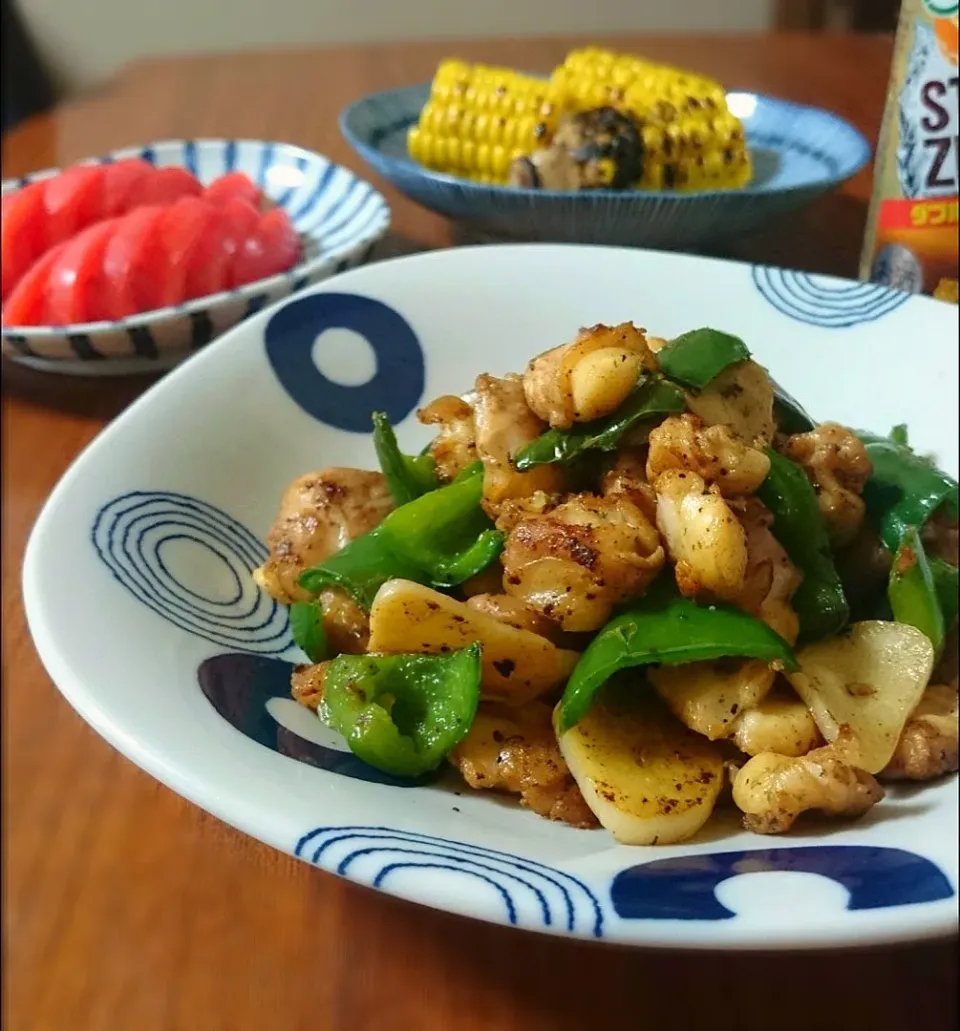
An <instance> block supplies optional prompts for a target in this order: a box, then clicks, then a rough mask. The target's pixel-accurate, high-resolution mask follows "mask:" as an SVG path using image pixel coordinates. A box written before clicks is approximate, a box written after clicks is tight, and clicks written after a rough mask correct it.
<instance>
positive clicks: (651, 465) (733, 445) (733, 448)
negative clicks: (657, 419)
mask: <svg viewBox="0 0 960 1031" xmlns="http://www.w3.org/2000/svg"><path fill="white" fill-rule="evenodd" d="M649 444H650V450H649V452H648V454H647V479H648V480H649V481H650V482H651V483H653V482H655V481H656V479H657V477H658V476H660V474H661V473H664V472H666V471H667V470H668V469H677V470H680V471H681V472H683V471H686V472H692V473H696V474H697V475H698V476H701V477H702V478H703V479H704V481H705V482H706V483H708V484H710V485H716V487H717V489H718V490H719V491H720V493H721V494H723V495H724V497H728V498H729V497H734V496H736V495H742V494H752V493H753V492H754V491H755V490H756V489H757V488H758V487H759V486H760V484H761V483H763V481H764V480H765V479H766V477H767V473H768V472H769V471H770V459H769V458H768V457H767V455H766V454H765V453H764V452H763V451H760V450H758V449H757V448H754V447H751V446H750V445H749V444H745V443H744V442H743V441H742V440H740V439H739V438H738V437H737V436H735V434H734V432H733V430H731V429H730V427H729V426H723V425H715V426H706V427H705V426H704V425H703V422H702V421H701V420H700V419H698V418H697V416H695V415H691V414H690V413H689V412H686V413H684V414H683V415H671V416H668V417H667V418H666V419H664V420H663V422H662V423H660V425H659V426H657V427H656V428H655V429H653V430H651V431H650V437H649Z"/></svg>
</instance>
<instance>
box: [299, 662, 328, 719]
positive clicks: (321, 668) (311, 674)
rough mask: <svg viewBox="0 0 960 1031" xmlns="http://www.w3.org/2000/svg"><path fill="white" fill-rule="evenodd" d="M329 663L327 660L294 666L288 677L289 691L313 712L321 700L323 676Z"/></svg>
mask: <svg viewBox="0 0 960 1031" xmlns="http://www.w3.org/2000/svg"><path fill="white" fill-rule="evenodd" d="M329 665H330V664H329V663H328V662H317V663H314V664H310V663H304V664H303V665H301V666H294V669H293V673H292V675H291V677H290V693H291V694H292V695H293V697H294V699H296V701H298V702H299V703H300V704H301V705H304V706H306V707H307V708H308V709H313V711H314V712H316V711H317V706H318V705H319V704H320V702H321V701H322V700H323V678H324V676H325V674H326V670H327V666H329Z"/></svg>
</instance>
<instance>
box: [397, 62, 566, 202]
mask: <svg viewBox="0 0 960 1031" xmlns="http://www.w3.org/2000/svg"><path fill="white" fill-rule="evenodd" d="M559 96H560V91H559V89H558V88H557V87H556V86H554V85H553V84H551V83H550V82H547V81H544V80H543V79H534V78H531V77H530V76H526V75H521V74H520V73H519V72H514V71H510V70H509V69H507V68H493V67H488V66H486V65H478V64H466V63H464V62H463V61H453V60H450V61H444V62H443V63H442V64H441V65H440V68H439V69H438V71H437V74H436V76H435V77H434V80H433V85H432V87H431V90H430V97H429V99H428V101H427V103H426V105H425V106H424V108H423V110H422V111H421V112H420V118H419V119H418V121H417V124H416V125H415V126H413V127H412V128H411V129H410V131H409V134H408V136H407V147H408V150H409V153H410V156H411V157H412V158H413V159H414V160H415V161H419V162H420V164H422V165H425V166H426V167H427V168H432V169H434V170H435V171H438V172H447V173H449V174H450V175H456V176H462V177H464V178H469V179H478V180H480V181H482V182H490V183H503V182H505V181H506V178H507V172H508V170H509V168H510V163H511V162H512V161H513V160H514V159H515V158H517V157H521V156H523V155H525V154H529V153H531V152H532V151H534V150H536V149H537V148H538V147H540V146H543V145H545V144H547V143H549V142H550V140H551V139H552V138H553V133H554V130H555V129H556V126H557V121H558V119H559V116H560V113H561V109H560V103H559Z"/></svg>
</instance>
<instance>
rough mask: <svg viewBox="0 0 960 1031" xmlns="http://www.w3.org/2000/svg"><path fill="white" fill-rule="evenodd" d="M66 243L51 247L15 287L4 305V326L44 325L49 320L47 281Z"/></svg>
mask: <svg viewBox="0 0 960 1031" xmlns="http://www.w3.org/2000/svg"><path fill="white" fill-rule="evenodd" d="M65 246H66V245H65V244H62V243H61V244H59V245H58V246H56V247H53V248H51V249H50V250H49V251H47V253H46V254H44V256H43V257H42V258H40V259H39V260H38V261H35V262H34V263H33V264H32V265H31V266H30V269H29V271H28V272H27V274H26V275H25V276H23V277H22V278H21V280H20V282H19V283H17V285H16V286H15V287H14V288H13V291H12V292H11V294H10V299H9V300H8V301H7V302H6V303H5V304H4V306H3V320H2V321H3V325H4V326H43V325H45V324H46V321H47V281H48V279H49V278H50V270H51V269H52V268H53V266H54V264H55V263H56V261H57V259H58V258H59V257H60V255H61V253H62V252H63V248H64V247H65Z"/></svg>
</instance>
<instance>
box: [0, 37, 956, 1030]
mask: <svg viewBox="0 0 960 1031" xmlns="http://www.w3.org/2000/svg"><path fill="white" fill-rule="evenodd" d="M608 42H616V43H617V45H619V46H621V47H623V48H628V49H633V50H636V51H637V52H644V53H648V54H650V55H652V56H654V57H657V58H663V59H667V60H671V61H675V62H677V63H680V64H686V65H690V66H692V67H696V68H700V69H702V70H703V71H705V72H708V73H710V74H713V75H715V76H717V77H718V78H720V79H722V80H723V81H725V82H726V83H728V84H730V85H731V86H741V87H745V88H750V89H758V90H763V91H765V92H769V93H774V94H779V95H781V96H786V97H791V98H793V99H795V100H798V101H803V102H809V103H816V104H821V105H825V106H829V107H831V108H833V109H834V110H836V111H838V112H839V113H840V114H842V115H844V116H845V117H847V118H850V119H851V120H852V121H853V122H854V123H855V124H857V125H858V126H859V127H860V128H861V129H862V130H863V131H864V132H865V133H866V134H867V135H868V136H870V137H871V138H873V137H874V136H875V133H876V129H877V126H878V124H879V119H880V112H881V106H882V103H883V90H884V84H885V80H886V76H887V68H888V64H889V60H890V44H889V41H888V40H886V39H881V38H845V37H826V38H824V37H803V36H800V37H779V36H772V37H767V38H756V39H729V40H728V39H722V40H716V39H710V40H696V39H683V40H680V39H647V40H633V39H626V40H624V39H621V40H617V41H608ZM569 43H570V41H568V40H539V41H536V40H535V41H523V42H512V43H507V42H503V43H496V42H484V43H470V44H464V45H460V46H453V45H451V46H440V45H437V44H416V45H405V46H391V47H364V48H352V49H332V50H326V51H324V50H310V51H300V52H291V53H263V54H244V55H237V56H226V57H216V58H183V59H178V60H165V61H155V62H145V63H141V64H137V65H135V66H133V67H131V68H129V69H128V70H127V71H125V72H124V73H123V74H122V75H120V76H119V77H118V78H117V79H116V80H115V81H113V82H111V83H109V84H107V85H106V86H105V87H104V88H103V90H102V91H100V92H99V93H98V94H97V95H94V96H90V97H87V98H85V99H84V100H82V101H81V102H79V103H76V104H74V105H71V106H69V107H65V108H63V109H61V110H59V111H57V112H56V113H55V114H53V115H52V116H50V117H46V118H42V119H39V120H36V121H34V122H31V123H27V124H26V125H24V126H23V127H22V128H21V129H19V130H18V131H16V132H15V133H13V134H12V135H11V136H10V137H9V138H8V139H7V140H6V142H5V146H4V155H3V171H4V175H5V176H9V175H17V174H21V173H23V172H25V171H28V170H30V169H36V168H41V167H45V166H49V165H52V164H61V163H63V162H65V161H69V160H72V159H75V158H79V157H82V156H85V155H89V154H95V153H99V152H101V151H103V150H106V149H109V148H112V147H117V146H121V145H124V144H132V143H138V142H144V141H147V140H150V139H162V138H165V137H172V136H203V135H208V136H212V135H220V136H250V137H255V138H264V137H271V138H275V139H283V140H289V141H291V142H296V143H300V144H303V145H304V146H307V147H312V148H316V149H319V150H321V151H324V152H325V153H327V154H330V155H332V156H334V157H335V158H337V159H338V160H341V161H343V162H344V163H345V164H348V165H350V166H351V167H353V168H355V169H357V170H358V171H363V169H362V168H361V166H360V164H359V162H358V161H357V160H356V159H355V158H354V157H353V156H352V154H351V153H350V152H349V150H348V148H347V147H346V145H345V144H344V143H343V141H342V140H341V138H340V135H339V133H338V130H337V128H336V116H337V113H338V111H339V110H340V109H341V108H342V107H343V106H344V105H345V104H346V103H348V102H349V101H351V100H353V99H355V98H357V97H359V96H361V95H362V94H364V93H366V92H368V91H370V90H375V89H381V88H385V87H388V86H393V85H402V84H405V83H409V82H412V81H417V80H420V79H426V78H428V77H429V76H430V74H431V71H432V69H433V67H434V65H435V63H436V61H437V60H438V58H439V57H440V56H441V55H442V54H443V53H445V52H447V51H450V52H457V53H461V54H463V55H465V56H466V57H468V58H479V59H484V60H497V61H502V62H504V63H506V64H511V65H515V66H519V67H527V68H547V67H549V66H550V65H551V63H553V62H554V61H555V60H556V59H557V58H558V57H559V56H560V55H561V54H562V53H563V52H564V50H565V49H567V47H568V46H569ZM381 185H382V184H381ZM868 189H869V177H868V175H867V174H866V173H864V174H863V175H861V176H858V177H857V179H856V180H854V181H853V182H851V183H850V184H848V185H847V186H845V187H844V188H843V189H842V190H840V191H838V193H837V194H835V195H834V196H832V197H830V198H825V199H824V200H823V201H821V202H819V203H818V204H816V205H814V206H813V207H812V208H811V209H810V210H809V211H808V212H806V213H804V214H803V215H802V216H798V217H795V218H792V219H790V220H788V221H786V222H784V223H782V224H781V225H780V226H778V227H776V228H775V229H774V230H772V231H770V232H768V233H766V234H761V235H759V236H755V237H753V238H751V239H749V240H747V239H744V240H730V241H728V245H727V249H728V251H729V253H731V254H734V255H736V256H739V257H745V258H748V259H749V260H760V261H769V262H777V261H781V262H786V263H789V264H793V265H799V266H801V267H804V268H809V269H814V270H820V271H824V270H829V271H836V272H842V273H848V274H849V273H852V272H853V271H854V269H855V265H856V255H857V251H858V249H859V245H860V239H861V235H862V229H863V220H864V212H865V202H866V199H867V193H868ZM387 192H388V194H389V196H390V200H391V202H392V203H393V204H394V211H395V219H394V230H395V233H394V235H393V236H392V237H391V239H390V240H389V241H388V243H387V244H386V246H385V247H384V248H382V249H381V256H382V255H384V254H388V253H402V252H404V251H405V250H411V249H418V248H422V247H432V246H444V245H447V244H449V243H451V242H453V241H454V237H453V235H452V233H451V229H450V227H449V226H448V225H447V224H446V223H445V222H444V221H443V220H442V219H440V218H437V217H435V216H432V215H429V214H427V213H425V212H422V211H420V210H418V209H417V208H416V207H415V206H414V205H412V204H410V203H409V202H406V201H404V200H403V199H402V198H399V197H398V196H397V195H396V194H394V193H393V192H392V191H389V190H388V191H387ZM148 382H149V380H126V381H123V382H117V383H109V382H97V381H90V380H86V379H76V380H75V379H68V378H57V377H47V376H43V375H37V374H28V373H26V372H24V371H23V370H20V369H17V368H12V367H5V368H4V376H3V409H2V429H3V461H2V474H3V523H2V556H3V570H2V590H3V625H2V633H3V700H4V713H3V745H4V748H3V774H4V776H3V815H4V822H3V832H4V848H5V855H4V859H5V864H6V868H5V875H6V881H5V895H4V903H5V905H4V911H3V921H4V964H5V970H4V973H5V983H4V989H5V991H4V993H3V1009H4V1016H5V1017H6V1024H5V1026H7V1027H10V1028H11V1029H13V1031H221V1029H222V1031H247V1029H250V1031H254V1029H260V1028H271V1029H273V1028H277V1029H281V1028H282V1029H283V1031H301V1029H303V1031H307V1029H309V1031H328V1029H329V1031H347V1029H350V1031H415V1029H416V1031H441V1029H443V1031H446V1029H449V1028H456V1029H457V1031H479V1029H481V1028H483V1029H484V1031H541V1029H542V1031H548V1029H549V1031H564V1029H568V1028H570V1029H572V1028H583V1027H586V1026H599V1027H607V1026H614V1024H617V1025H619V1024H621V1023H626V1022H629V1024H630V1025H633V1024H636V1023H637V1022H639V1021H641V1020H642V1021H644V1022H645V1023H650V1024H651V1025H652V1026H657V1025H664V1026H669V1027H672V1028H676V1029H680V1031H685V1029H688V1028H689V1029H693V1028H707V1027H718V1028H721V1029H722V1028H727V1027H734V1026H736V1027H737V1028H738V1029H741V1031H750V1029H753V1028H757V1029H759V1028H768V1027H770V1026H776V1027H777V1028H778V1029H780V1031H794V1029H796V1031H800V1029H803V1031H807V1029H809V1028H817V1029H831V1028H844V1029H851V1028H853V1029H861V1028H863V1029H869V1031H894V1029H897V1031H899V1029H902V1028H904V1027H908V1026H909V1027H911V1028H913V1029H931V1031H939V1029H946V1028H950V1027H953V1026H955V1023H956V1016H957V1014H956V974H955V970H956V959H957V956H956V946H955V943H950V944H936V945H924V946H917V947H912V948H908V949H895V950H885V951H878V952H872V953H862V954H847V955H843V956H811V955H806V956H794V957H790V956H769V957H749V958H744V957H737V956H733V955H720V956H712V957H706V956H700V957H696V958H692V959H691V958H689V957H688V958H686V959H684V958H682V957H678V956H671V955H666V954H653V953H644V952H637V951H629V950H623V949H615V948H600V947H596V946H586V945H577V944H571V943H568V942H562V941H557V940H549V939H544V938H534V937H532V936H529V935H526V934H521V933H518V932H509V931H506V930H504V929H502V928H496V927H487V926H483V925H479V924H472V923H467V922H466V921H463V920H460V919H458V918H455V917H449V916H446V915H443V914H439V913H434V912H432V911H429V910H424V909H414V908H413V907H411V906H409V905H407V904H405V903H401V902H397V901H394V900H391V899H389V898H386V897H384V896H380V895H375V894H374V893H372V892H369V891H367V890H364V889H361V888H357V887H354V886H351V885H348V884H346V883H344V882H341V881H338V880H336V879H334V878H333V877H331V876H328V875H326V874H321V873H319V872H318V871H315V870H312V869H311V868H309V867H307V866H306V865H303V864H300V863H298V862H295V861H294V860H292V859H290V858H289V857H287V856H283V855H280V854H279V853H276V852H274V851H272V850H271V849H268V848H266V847H265V846H262V845H260V844H258V843H257V842H254V841H252V840H250V839H248V838H245V837H243V836H242V835H240V834H237V833H235V832H233V831H232V830H229V829H228V828H226V827H224V826H223V825H222V824H220V823H218V822H217V821H216V820H214V819H212V818H211V817H208V816H206V815H205V814H204V813H202V812H200V811H199V810H198V809H195V808H194V807H192V806H190V805H189V804H188V803H186V802H184V801H182V800H181V799H180V798H178V797H177V796H175V795H173V794H171V793H170V792H169V791H167V790H166V789H165V788H162V787H160V786H159V785H158V784H156V783H155V782H154V781H153V780H151V779H150V778H149V777H148V776H146V774H143V773H141V772H140V771H139V770H138V769H136V768H135V767H133V766H132V765H131V764H129V763H128V762H126V761H125V760H124V759H122V758H121V757H120V756H119V755H118V754H116V753H115V752H114V751H113V750H112V749H110V748H109V747H108V746H107V745H106V744H105V743H104V742H102V741H101V740H100V739H99V738H98V737H97V736H96V735H95V734H94V732H93V731H92V730H90V729H89V728H87V727H86V725H85V724H83V723H82V722H81V720H80V719H79V718H78V717H77V716H76V715H74V713H73V712H72V710H71V709H70V708H69V707H68V706H67V704H66V703H65V702H64V701H63V700H62V699H61V698H60V697H59V695H58V694H57V692H56V690H55V688H54V687H53V685H52V684H51V682H50V680H49V678H48V677H47V675H46V673H45V672H44V670H43V669H42V667H41V665H40V663H39V661H38V659H37V657H36V654H35V652H34V650H33V646H32V644H31V642H30V638H29V635H28V632H27V629H26V626H25V623H24V615H23V610H22V605H21V597H20V565H21V559H22V554H23V550H24V546H25V543H26V539H27V535H28V533H29V530H30V527H31V526H32V524H33V522H34V520H35V519H36V516H37V513H38V511H39V509H40V507H41V505H42V504H43V501H44V499H45V498H46V497H47V495H48V494H49V492H50V490H51V489H52V488H53V486H54V484H55V483H56V481H57V480H58V479H59V477H60V476H61V475H62V474H63V472H64V471H65V470H66V468H67V467H68V465H69V464H70V462H71V461H72V460H73V459H74V458H75V456H76V455H77V453H78V452H79V451H80V450H81V449H82V448H83V447H84V446H85V445H86V444H87V443H88V442H89V441H90V440H91V439H92V438H93V437H94V436H95V435H96V434H97V432H98V431H99V430H100V429H101V428H102V426H103V425H104V424H105V423H106V422H108V421H109V420H110V419H111V418H113V417H114V416H115V415H116V414H117V413H118V412H119V411H121V410H122V409H123V408H124V407H125V406H126V405H127V404H128V403H129V402H130V401H131V400H132V399H133V398H134V397H136V396H137V395H138V394H139V393H140V392H141V391H142V390H143V388H144V387H145V386H146V385H147V383H148ZM84 603H85V600H84V599H82V598H78V599H77V604H84Z"/></svg>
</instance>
